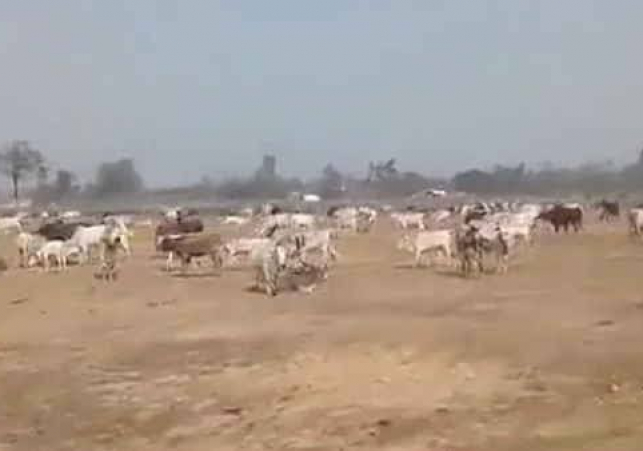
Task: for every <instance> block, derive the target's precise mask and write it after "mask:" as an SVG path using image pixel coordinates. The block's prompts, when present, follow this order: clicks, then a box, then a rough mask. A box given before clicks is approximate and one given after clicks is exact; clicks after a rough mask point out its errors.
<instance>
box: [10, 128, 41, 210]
mask: <svg viewBox="0 0 643 451" xmlns="http://www.w3.org/2000/svg"><path fill="white" fill-rule="evenodd" d="M42 168H44V158H43V156H42V154H41V153H40V152H39V151H38V150H36V149H34V148H32V147H31V145H30V144H29V142H28V141H24V140H16V141H12V142H10V143H9V144H8V145H7V147H6V149H5V150H4V151H3V152H2V153H0V171H1V172H2V173H3V174H5V176H7V177H8V178H9V179H10V180H11V184H12V187H13V199H14V201H16V202H18V197H19V186H20V183H21V182H22V181H23V180H24V179H25V178H27V177H29V176H32V175H34V174H37V173H38V172H39V171H40V170H41V169H42Z"/></svg>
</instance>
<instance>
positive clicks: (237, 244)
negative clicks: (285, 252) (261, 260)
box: [221, 238, 272, 263]
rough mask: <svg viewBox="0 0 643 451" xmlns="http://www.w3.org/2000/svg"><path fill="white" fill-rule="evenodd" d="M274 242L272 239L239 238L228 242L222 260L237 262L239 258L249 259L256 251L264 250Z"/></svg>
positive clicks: (222, 250)
mask: <svg viewBox="0 0 643 451" xmlns="http://www.w3.org/2000/svg"><path fill="white" fill-rule="evenodd" d="M271 242H272V240H271V239H270V238H237V239H233V240H230V241H228V242H227V243H225V244H224V245H223V246H222V248H221V258H222V260H223V261H224V262H229V263H233V262H235V263H236V262H237V261H238V259H239V257H246V258H249V257H250V255H251V254H252V252H253V251H254V250H255V249H258V248H263V247H266V246H268V245H270V243H271Z"/></svg>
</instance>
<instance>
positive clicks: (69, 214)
mask: <svg viewBox="0 0 643 451" xmlns="http://www.w3.org/2000/svg"><path fill="white" fill-rule="evenodd" d="M60 217H61V218H62V219H76V218H80V212H79V211H76V210H69V211H65V212H63V213H62V214H61V215H60Z"/></svg>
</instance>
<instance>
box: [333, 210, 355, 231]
mask: <svg viewBox="0 0 643 451" xmlns="http://www.w3.org/2000/svg"><path fill="white" fill-rule="evenodd" d="M358 216H359V212H358V210H357V208H354V207H345V208H340V209H338V210H337V211H335V213H333V217H334V218H335V220H336V226H337V228H338V229H349V230H353V231H357V228H358V224H359V222H358Z"/></svg>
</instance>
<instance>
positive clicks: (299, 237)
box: [292, 229, 338, 267]
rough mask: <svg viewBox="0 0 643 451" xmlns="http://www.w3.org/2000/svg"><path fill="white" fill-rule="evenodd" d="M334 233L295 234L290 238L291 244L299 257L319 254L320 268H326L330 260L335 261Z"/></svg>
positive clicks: (320, 231)
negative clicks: (314, 253)
mask: <svg viewBox="0 0 643 451" xmlns="http://www.w3.org/2000/svg"><path fill="white" fill-rule="evenodd" d="M333 236H334V232H333V231H332V230H330V229H326V230H310V231H307V232H300V233H296V234H294V235H293V236H292V242H293V244H294V245H295V250H296V251H297V252H298V253H299V255H304V256H305V255H307V254H309V253H312V252H319V253H321V258H322V261H323V263H322V266H324V267H327V266H328V263H329V262H330V261H331V260H332V261H335V260H337V257H338V253H337V249H335V245H334V243H333Z"/></svg>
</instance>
